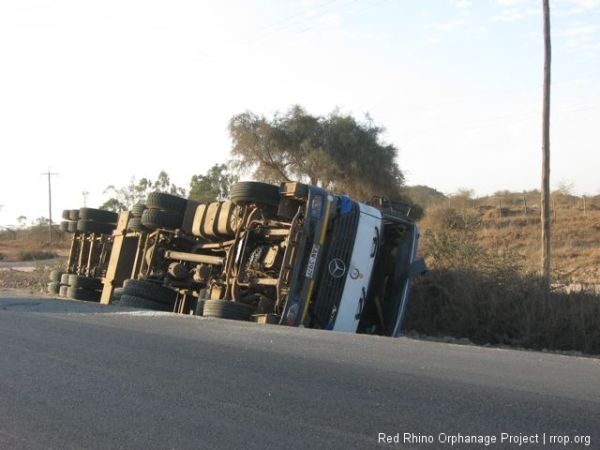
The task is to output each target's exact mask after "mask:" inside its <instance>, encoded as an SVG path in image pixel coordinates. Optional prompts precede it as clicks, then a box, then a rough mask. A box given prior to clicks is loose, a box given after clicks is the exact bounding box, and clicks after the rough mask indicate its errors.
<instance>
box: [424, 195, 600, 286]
mask: <svg viewBox="0 0 600 450" xmlns="http://www.w3.org/2000/svg"><path fill="white" fill-rule="evenodd" d="M419 188H420V192H421V193H425V194H426V196H425V197H421V198H420V200H421V201H424V202H425V203H424V204H426V205H427V206H426V207H425V214H424V217H423V218H422V219H421V220H420V221H419V223H420V226H421V234H422V239H421V244H422V246H421V247H422V248H421V252H422V254H423V256H425V257H426V258H428V260H429V262H432V258H433V256H432V255H431V244H432V243H431V238H432V232H434V231H439V230H441V229H444V228H450V229H457V228H460V229H468V231H469V233H470V236H471V237H472V239H473V241H474V242H473V243H474V244H477V245H478V246H480V247H482V248H483V249H485V250H486V251H488V252H493V253H494V252H495V253H497V254H498V255H500V256H503V257H506V258H510V259H511V260H512V261H513V262H514V264H515V265H518V266H519V267H521V268H522V269H523V270H524V271H527V272H532V271H537V270H538V268H539V267H540V264H541V263H540V260H541V219H540V210H539V193H537V192H536V191H533V192H530V193H520V194H517V193H509V192H504V193H501V194H499V195H496V196H492V197H485V198H479V199H472V198H466V197H464V196H463V197H461V196H459V195H457V196H452V197H447V196H444V195H443V194H441V193H439V192H437V191H435V190H429V189H430V188H424V187H419ZM426 189H427V190H426ZM427 194H428V195H427ZM552 199H553V201H552V225H551V241H552V253H551V256H552V266H553V272H554V281H555V282H565V279H568V281H569V282H571V283H592V284H596V283H598V282H599V281H598V280H600V196H596V197H592V198H586V199H584V198H578V197H573V196H564V195H558V194H555V195H553V197H552Z"/></svg>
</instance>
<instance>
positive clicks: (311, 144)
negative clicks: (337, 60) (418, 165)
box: [229, 105, 404, 200]
mask: <svg viewBox="0 0 600 450" xmlns="http://www.w3.org/2000/svg"><path fill="white" fill-rule="evenodd" d="M384 132H385V130H384V129H383V128H382V127H379V126H377V125H375V124H374V123H373V120H372V119H371V118H370V117H369V116H367V117H366V120H365V121H364V122H359V121H357V120H356V119H355V118H354V117H352V116H350V115H345V114H341V113H339V112H338V111H334V112H332V113H331V114H329V115H328V116H326V117H322V116H312V115H310V114H308V113H307V112H306V111H305V110H304V109H303V108H302V107H300V106H297V105H296V106H293V107H292V108H290V109H289V110H288V111H287V112H286V113H284V114H279V113H278V114H275V115H274V117H273V118H272V119H271V120H269V119H267V118H265V117H264V116H259V115H257V114H255V113H253V112H249V111H247V112H244V113H242V114H238V115H236V116H234V117H233V118H232V119H231V120H230V122H229V133H230V136H231V138H232V141H233V147H232V150H231V154H232V157H233V159H232V161H231V167H232V168H233V169H234V170H237V171H239V172H240V173H244V172H249V173H250V174H251V176H252V177H253V178H254V179H256V180H261V181H266V182H273V183H279V182H281V181H286V180H292V179H293V180H299V181H305V182H307V183H310V184H314V185H318V186H322V187H324V188H326V189H330V190H332V191H334V192H338V193H347V194H349V195H351V196H354V197H355V198H358V199H362V200H366V199H368V198H369V197H370V196H371V195H373V194H376V195H385V196H388V197H399V196H400V195H401V192H400V191H401V188H402V186H403V184H404V176H403V174H402V172H401V170H400V168H399V167H398V165H397V163H396V161H395V159H396V156H397V153H398V151H397V149H396V147H394V146H393V145H390V144H386V143H384V142H382V140H381V135H382V134H383V133H384Z"/></svg>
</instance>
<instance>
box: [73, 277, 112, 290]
mask: <svg viewBox="0 0 600 450" xmlns="http://www.w3.org/2000/svg"><path fill="white" fill-rule="evenodd" d="M68 284H69V286H72V287H76V288H83V289H91V290H93V291H101V290H102V288H103V287H104V285H103V284H102V278H96V277H84V276H82V275H75V274H71V275H69V283H68Z"/></svg>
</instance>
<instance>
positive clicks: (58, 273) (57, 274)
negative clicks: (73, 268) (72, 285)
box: [50, 270, 65, 282]
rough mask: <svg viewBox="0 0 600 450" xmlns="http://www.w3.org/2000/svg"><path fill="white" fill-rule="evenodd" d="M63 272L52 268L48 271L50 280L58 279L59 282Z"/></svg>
mask: <svg viewBox="0 0 600 450" xmlns="http://www.w3.org/2000/svg"><path fill="white" fill-rule="evenodd" d="M63 273H65V272H64V271H63V270H53V271H51V272H50V281H58V282H60V279H61V277H62V275H63Z"/></svg>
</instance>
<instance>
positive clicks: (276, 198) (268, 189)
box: [230, 181, 281, 206]
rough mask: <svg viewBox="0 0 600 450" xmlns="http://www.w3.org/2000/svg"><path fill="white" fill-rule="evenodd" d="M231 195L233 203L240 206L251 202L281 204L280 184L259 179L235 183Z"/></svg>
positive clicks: (271, 204) (270, 204)
mask: <svg viewBox="0 0 600 450" xmlns="http://www.w3.org/2000/svg"><path fill="white" fill-rule="evenodd" d="M230 197H231V201H232V202H233V204H234V205H238V206H245V205H248V204H250V203H258V204H266V205H269V206H279V202H280V201H281V197H280V195H279V187H278V186H274V185H272V184H267V183H259V182H257V181H240V182H239V183H236V184H234V185H233V187H232V188H231V196H230Z"/></svg>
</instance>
